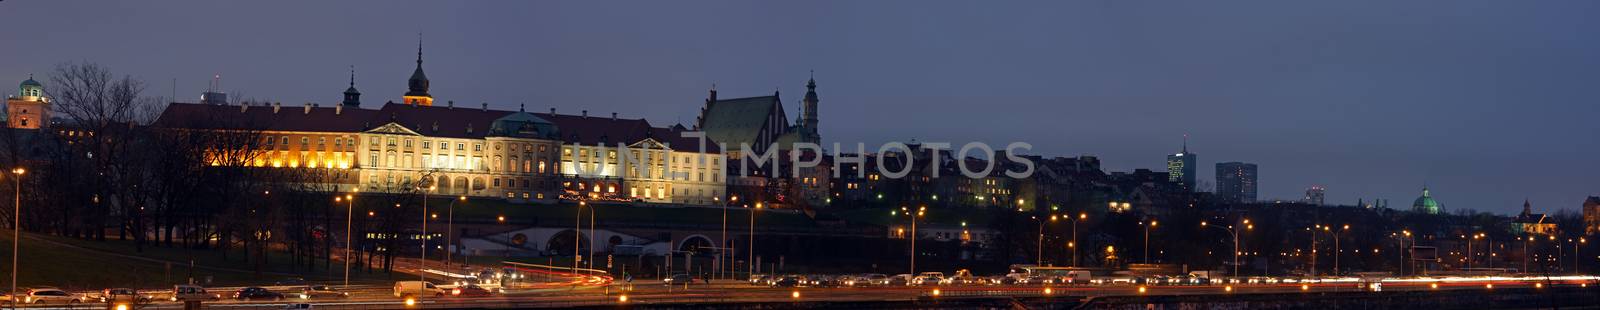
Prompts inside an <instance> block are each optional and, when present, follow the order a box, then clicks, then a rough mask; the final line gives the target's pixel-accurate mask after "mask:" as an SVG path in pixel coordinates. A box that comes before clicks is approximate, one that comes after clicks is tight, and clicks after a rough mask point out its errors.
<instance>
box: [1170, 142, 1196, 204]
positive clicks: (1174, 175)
mask: <svg viewBox="0 0 1600 310" xmlns="http://www.w3.org/2000/svg"><path fill="white" fill-rule="evenodd" d="M1194 165H1195V155H1194V153H1189V136H1188V135H1184V136H1183V150H1181V151H1178V153H1177V154H1172V155H1167V181H1169V182H1175V183H1180V184H1183V189H1184V190H1186V191H1194V175H1195V174H1194Z"/></svg>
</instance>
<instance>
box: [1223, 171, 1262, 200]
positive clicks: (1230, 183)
mask: <svg viewBox="0 0 1600 310" xmlns="http://www.w3.org/2000/svg"><path fill="white" fill-rule="evenodd" d="M1217 198H1219V199H1222V201H1223V202H1235V203H1237V202H1255V201H1256V164H1251V163H1242V162H1226V163H1217Z"/></svg>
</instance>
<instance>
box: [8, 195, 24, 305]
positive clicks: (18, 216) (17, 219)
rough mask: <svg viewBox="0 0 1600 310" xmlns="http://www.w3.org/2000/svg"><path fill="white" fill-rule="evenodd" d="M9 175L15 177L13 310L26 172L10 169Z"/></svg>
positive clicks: (12, 268) (15, 299)
mask: <svg viewBox="0 0 1600 310" xmlns="http://www.w3.org/2000/svg"><path fill="white" fill-rule="evenodd" d="M11 173H12V174H16V175H17V179H16V181H15V182H16V183H17V192H16V198H15V199H16V200H15V201H14V202H13V203H12V204H11V207H12V208H13V210H12V211H11V217H12V223H11V231H12V232H11V307H12V308H13V309H14V308H16V305H17V274H18V273H21V270H17V251H19V250H20V249H21V247H20V245H21V242H22V175H23V174H26V173H28V170H27V169H23V168H16V169H11Z"/></svg>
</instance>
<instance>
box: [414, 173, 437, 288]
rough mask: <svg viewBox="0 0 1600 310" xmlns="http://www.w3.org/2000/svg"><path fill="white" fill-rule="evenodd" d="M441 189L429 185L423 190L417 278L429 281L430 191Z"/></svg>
mask: <svg viewBox="0 0 1600 310" xmlns="http://www.w3.org/2000/svg"><path fill="white" fill-rule="evenodd" d="M437 189H439V187H438V186H428V189H427V190H424V191H422V253H421V255H419V256H417V280H418V281H428V273H427V272H426V271H425V270H427V267H428V193H429V192H433V191H434V190H437Z"/></svg>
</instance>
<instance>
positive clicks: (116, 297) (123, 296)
mask: <svg viewBox="0 0 1600 310" xmlns="http://www.w3.org/2000/svg"><path fill="white" fill-rule="evenodd" d="M150 299H151V298H150V295H146V294H139V291H135V290H133V289H131V288H108V289H104V290H100V302H103V303H113V304H116V303H122V304H132V303H147V302H150Z"/></svg>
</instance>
